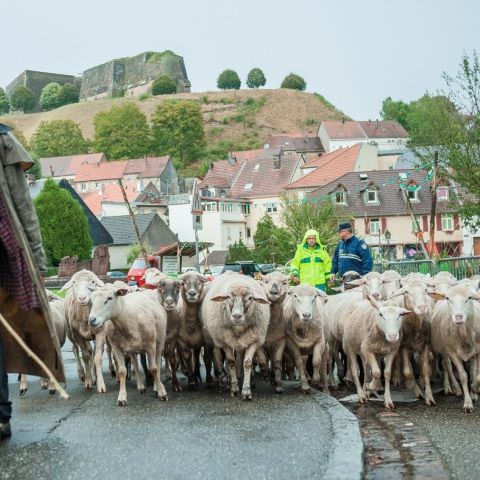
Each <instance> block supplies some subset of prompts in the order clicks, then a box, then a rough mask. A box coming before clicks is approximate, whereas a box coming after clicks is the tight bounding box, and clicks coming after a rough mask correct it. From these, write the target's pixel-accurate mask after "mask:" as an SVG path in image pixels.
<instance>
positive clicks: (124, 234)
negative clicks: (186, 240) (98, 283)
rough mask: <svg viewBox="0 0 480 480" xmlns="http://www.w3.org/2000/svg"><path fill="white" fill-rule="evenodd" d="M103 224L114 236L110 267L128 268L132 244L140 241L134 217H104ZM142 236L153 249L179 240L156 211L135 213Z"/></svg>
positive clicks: (110, 247)
mask: <svg viewBox="0 0 480 480" xmlns="http://www.w3.org/2000/svg"><path fill="white" fill-rule="evenodd" d="M100 221H101V223H102V225H103V226H104V227H105V228H106V230H107V231H108V232H109V233H110V235H111V236H112V238H113V244H112V245H111V246H109V248H108V250H109V254H110V268H111V269H112V270H113V269H118V268H128V266H129V265H128V261H127V257H128V254H129V251H130V248H131V246H132V245H134V244H136V243H138V240H137V236H136V233H135V229H134V227H133V224H132V219H131V218H130V216H129V215H119V216H110V217H102V219H101V220H100ZM135 222H136V224H137V227H138V230H139V233H140V238H141V240H142V243H143V244H144V245H148V247H149V248H151V249H152V250H158V249H160V247H162V246H165V245H170V244H172V243H174V242H176V241H177V237H176V235H175V234H174V233H173V232H172V231H171V230H170V228H168V226H167V225H166V224H165V222H164V221H163V220H162V219H161V218H160V217H159V216H158V215H157V214H156V213H146V214H137V215H135Z"/></svg>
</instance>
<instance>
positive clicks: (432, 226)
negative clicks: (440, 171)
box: [429, 151, 438, 259]
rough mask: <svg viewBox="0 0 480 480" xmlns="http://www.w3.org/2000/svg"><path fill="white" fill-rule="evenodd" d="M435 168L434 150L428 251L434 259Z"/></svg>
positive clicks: (436, 153)
mask: <svg viewBox="0 0 480 480" xmlns="http://www.w3.org/2000/svg"><path fill="white" fill-rule="evenodd" d="M437 168H438V151H435V153H434V154H433V175H432V186H431V199H432V204H431V206H430V232H429V235H430V238H429V243H430V252H431V254H432V256H431V258H432V259H434V258H435V255H434V252H435V217H436V213H437Z"/></svg>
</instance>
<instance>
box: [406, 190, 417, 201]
mask: <svg viewBox="0 0 480 480" xmlns="http://www.w3.org/2000/svg"><path fill="white" fill-rule="evenodd" d="M407 195H408V198H409V200H410V201H411V202H418V201H419V200H418V188H415V190H410V189H408V190H407Z"/></svg>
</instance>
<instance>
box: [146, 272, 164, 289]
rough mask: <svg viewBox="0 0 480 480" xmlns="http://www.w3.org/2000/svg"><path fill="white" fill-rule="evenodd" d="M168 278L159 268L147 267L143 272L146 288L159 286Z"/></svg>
mask: <svg viewBox="0 0 480 480" xmlns="http://www.w3.org/2000/svg"><path fill="white" fill-rule="evenodd" d="M166 278H168V277H167V275H165V274H164V273H162V272H161V271H160V270H159V269H158V268H155V267H152V268H147V269H146V270H145V273H144V274H143V277H142V280H145V284H144V285H143V286H144V288H151V289H154V288H156V287H157V286H158V284H159V283H160V281H161V280H164V279H166Z"/></svg>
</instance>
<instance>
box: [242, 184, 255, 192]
mask: <svg viewBox="0 0 480 480" xmlns="http://www.w3.org/2000/svg"><path fill="white" fill-rule="evenodd" d="M252 187H253V183H246V184H245V185H244V186H243V189H244V190H248V191H250V190H251V189H252Z"/></svg>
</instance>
